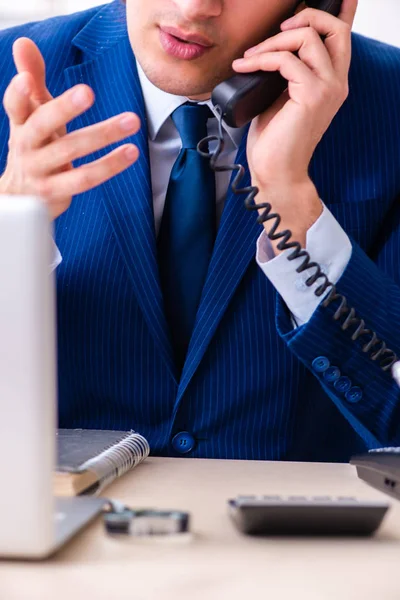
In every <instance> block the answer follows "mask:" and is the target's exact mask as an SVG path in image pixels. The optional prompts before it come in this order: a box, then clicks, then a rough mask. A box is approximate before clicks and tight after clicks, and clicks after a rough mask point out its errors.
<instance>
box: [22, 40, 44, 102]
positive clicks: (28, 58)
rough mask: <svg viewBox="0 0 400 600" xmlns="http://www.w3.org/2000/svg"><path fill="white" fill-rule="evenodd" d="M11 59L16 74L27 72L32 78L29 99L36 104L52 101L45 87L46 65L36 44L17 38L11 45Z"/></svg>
mask: <svg viewBox="0 0 400 600" xmlns="http://www.w3.org/2000/svg"><path fill="white" fill-rule="evenodd" d="M13 58H14V63H15V66H16V69H17V71H18V73H22V72H24V71H25V72H28V73H30V74H31V78H32V84H33V85H32V93H31V98H32V100H33V101H34V102H35V103H37V104H45V103H46V102H48V101H49V100H52V98H53V97H52V95H51V94H50V92H49V90H48V89H47V86H46V65H45V62H44V59H43V56H42V54H41V52H40V50H39V48H38V47H37V46H36V44H35V43H34V42H33V41H32V40H30V39H29V38H19V39H17V40H16V41H15V42H14V45H13Z"/></svg>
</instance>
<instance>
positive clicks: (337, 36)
mask: <svg viewBox="0 0 400 600" xmlns="http://www.w3.org/2000/svg"><path fill="white" fill-rule="evenodd" d="M350 5H351V7H352V8H350ZM356 5H357V0H344V10H345V13H344V18H345V19H347V20H346V21H344V20H342V19H341V18H337V17H334V16H333V15H331V14H329V13H327V12H325V11H322V10H317V9H314V8H306V9H305V10H302V11H301V12H299V13H298V14H297V15H295V16H294V17H292V18H291V19H288V20H287V21H284V22H283V23H282V24H281V29H282V31H287V30H289V29H290V30H293V29H299V28H303V27H312V28H313V29H314V30H315V31H316V32H317V33H318V34H319V35H320V36H322V37H324V44H325V46H326V49H327V51H328V52H329V55H330V58H331V61H332V64H333V68H334V70H335V71H336V72H337V73H339V74H341V75H344V74H345V73H346V72H347V71H348V68H349V64H350V59H351V23H352V21H351V23H350V22H349V21H350V20H351V15H350V12H351V14H352V13H353V9H354V6H356ZM354 14H355V9H354ZM341 15H343V9H342V13H341ZM353 18H354V17H353Z"/></svg>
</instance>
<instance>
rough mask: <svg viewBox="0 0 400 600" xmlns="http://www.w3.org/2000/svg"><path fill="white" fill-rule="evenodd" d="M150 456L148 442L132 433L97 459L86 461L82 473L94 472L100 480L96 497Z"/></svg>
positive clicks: (137, 434) (105, 450)
mask: <svg viewBox="0 0 400 600" xmlns="http://www.w3.org/2000/svg"><path fill="white" fill-rule="evenodd" d="M149 454H150V446H149V443H148V441H147V440H146V439H145V438H144V437H143V436H142V435H140V434H139V433H136V432H135V431H130V432H129V433H127V435H126V436H125V437H124V438H123V439H122V440H120V441H119V442H118V443H117V444H115V445H113V446H110V447H109V448H105V449H104V450H103V452H101V453H100V454H99V455H98V456H96V457H95V458H91V459H89V460H88V461H86V462H85V463H84V464H83V465H82V466H81V470H82V471H86V470H88V471H92V472H94V473H95V474H96V477H97V478H98V482H99V483H98V487H97V488H96V495H97V494H99V493H100V492H101V491H102V490H103V489H104V488H105V487H107V486H108V485H109V484H110V483H111V482H113V481H114V479H117V477H120V476H121V475H123V474H124V473H126V472H127V471H129V470H130V469H133V468H134V467H136V466H137V465H138V464H139V463H141V462H143V461H144V460H145V459H146V458H147V457H148V456H149Z"/></svg>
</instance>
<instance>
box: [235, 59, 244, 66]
mask: <svg viewBox="0 0 400 600" xmlns="http://www.w3.org/2000/svg"><path fill="white" fill-rule="evenodd" d="M245 62H247V61H246V59H245V58H237V59H236V60H234V61H233V64H234V65H243V64H244V63H245Z"/></svg>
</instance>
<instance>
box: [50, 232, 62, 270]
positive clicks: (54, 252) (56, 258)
mask: <svg viewBox="0 0 400 600" xmlns="http://www.w3.org/2000/svg"><path fill="white" fill-rule="evenodd" d="M51 257H52V259H53V260H52V262H51V263H50V273H51V272H52V271H55V269H57V267H58V265H60V264H61V262H62V256H61V253H60V251H59V249H58V247H57V246H56V243H55V241H54V240H53V238H51Z"/></svg>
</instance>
